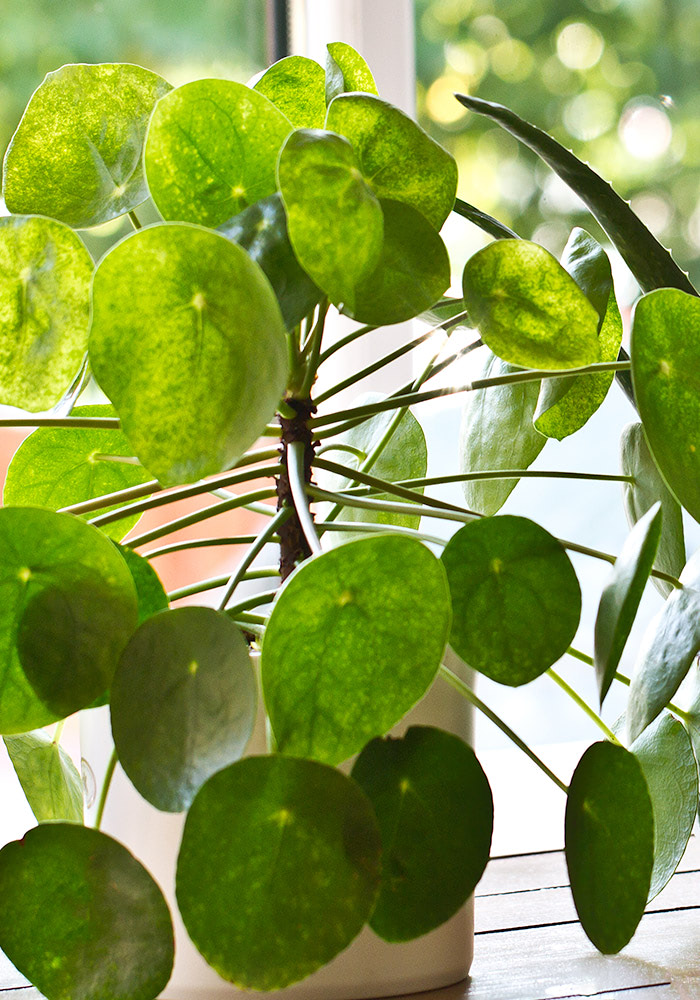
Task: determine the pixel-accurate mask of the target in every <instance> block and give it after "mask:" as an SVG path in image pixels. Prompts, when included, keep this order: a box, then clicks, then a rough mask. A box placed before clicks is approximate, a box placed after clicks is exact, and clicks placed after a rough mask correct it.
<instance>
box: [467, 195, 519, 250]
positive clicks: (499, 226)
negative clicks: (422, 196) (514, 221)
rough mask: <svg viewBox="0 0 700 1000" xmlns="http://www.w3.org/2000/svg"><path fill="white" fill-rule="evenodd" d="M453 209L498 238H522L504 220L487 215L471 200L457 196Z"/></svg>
mask: <svg viewBox="0 0 700 1000" xmlns="http://www.w3.org/2000/svg"><path fill="white" fill-rule="evenodd" d="M452 211H453V212H454V213H455V215H461V216H462V218H463V219H467V220H468V221H469V222H473V223H474V225H475V226H478V227H479V229H483V231H484V232H485V233H488V234H489V236H493V238H494V239H496V240H517V239H520V237H519V236H518V234H517V233H515V232H513V230H512V229H509V228H508V226H506V225H504V224H503V223H502V222H499V221H498V219H494V217H493V216H492V215H487V214H486V212H482V211H481V209H479V208H476V207H475V206H474V205H470V204H469V202H467V201H462V199H461V198H455V203H454V208H453V209H452Z"/></svg>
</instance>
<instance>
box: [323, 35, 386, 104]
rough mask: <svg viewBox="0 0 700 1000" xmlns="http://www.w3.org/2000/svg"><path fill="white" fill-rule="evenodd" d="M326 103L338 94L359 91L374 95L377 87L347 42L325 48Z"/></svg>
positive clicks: (334, 43)
mask: <svg viewBox="0 0 700 1000" xmlns="http://www.w3.org/2000/svg"><path fill="white" fill-rule="evenodd" d="M326 48H327V50H328V55H327V57H326V81H325V84H326V87H325V89H326V101H327V102H328V104H330V103H331V101H332V100H333V98H334V97H337V96H338V94H345V93H347V92H348V91H351V90H360V91H363V92H364V93H366V94H376V93H377V85H376V83H375V82H374V77H373V76H372V72H371V70H370V68H369V66H368V65H367V63H366V62H365V60H364V59H363V58H362V56H361V55H360V53H359V52H357V51H356V50H355V49H354V48H353V47H352V45H348V44H347V42H331V43H330V45H327V46H326Z"/></svg>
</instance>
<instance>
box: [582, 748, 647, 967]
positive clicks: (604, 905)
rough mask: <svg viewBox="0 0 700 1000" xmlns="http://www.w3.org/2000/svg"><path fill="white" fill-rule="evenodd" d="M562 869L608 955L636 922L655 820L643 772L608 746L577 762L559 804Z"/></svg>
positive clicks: (621, 751) (587, 922)
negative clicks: (566, 794) (562, 804)
mask: <svg viewBox="0 0 700 1000" xmlns="http://www.w3.org/2000/svg"><path fill="white" fill-rule="evenodd" d="M565 841H566V863H567V866H568V869H569V878H570V880H571V892H572V894H573V897H574V903H575V904H576V911H577V913H578V915H579V919H580V920H581V924H582V925H583V929H584V931H585V932H586V934H587V935H588V937H589V938H590V939H591V941H592V942H593V944H594V945H595V946H596V948H597V949H598V950H599V951H602V952H603V953H604V954H606V955H611V954H615V953H616V952H618V951H620V949H621V948H624V946H625V945H626V944H627V942H628V941H629V940H630V938H631V937H632V935H633V934H634V932H635V930H636V928H637V924H638V923H639V921H640V920H641V918H642V914H643V913H644V907H645V906H646V902H647V896H648V894H649V884H650V880H651V872H652V867H653V863H654V819H653V814H652V806H651V800H650V798H649V792H648V790H647V783H646V781H645V779H644V774H643V772H642V768H641V766H640V764H639V763H638V761H637V759H636V757H635V756H634V755H633V754H631V753H630V752H629V751H628V750H625V748H624V747H621V746H616V745H614V744H613V743H594V744H593V746H590V747H589V748H588V750H586V752H585V753H584V755H583V757H582V758H581V760H580V761H579V763H578V766H577V768H576V770H575V772H574V776H573V778H572V779H571V784H570V786H569V797H568V801H567V804H566V823H565Z"/></svg>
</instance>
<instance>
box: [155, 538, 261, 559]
mask: <svg viewBox="0 0 700 1000" xmlns="http://www.w3.org/2000/svg"><path fill="white" fill-rule="evenodd" d="M256 538H257V535H232V536H230V537H221V538H188V539H186V540H185V541H184V542H173V543H172V544H171V545H163V546H161V547H160V548H157V549H151V550H150V552H144V553H143V557H144V559H156V558H158V557H159V556H169V555H172V553H173V552H184V551H185V550H187V549H203V548H208V547H209V546H212V545H250V544H251V542H254V541H255V539H256ZM272 540H273V539H270V541H272Z"/></svg>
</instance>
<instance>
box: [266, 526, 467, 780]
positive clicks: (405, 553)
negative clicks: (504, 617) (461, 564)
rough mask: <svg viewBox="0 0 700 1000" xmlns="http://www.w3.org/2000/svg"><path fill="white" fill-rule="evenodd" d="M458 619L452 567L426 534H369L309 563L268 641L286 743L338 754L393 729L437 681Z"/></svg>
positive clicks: (327, 755) (306, 752) (290, 748)
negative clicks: (423, 538) (450, 583)
mask: <svg viewBox="0 0 700 1000" xmlns="http://www.w3.org/2000/svg"><path fill="white" fill-rule="evenodd" d="M397 568H400V572H397ZM449 627H450V603H449V593H448V590H447V583H446V580H445V574H444V571H443V569H442V566H441V565H440V563H439V561H438V560H437V559H436V558H435V556H434V555H433V554H432V553H431V552H430V551H429V549H427V548H426V547H425V546H424V545H423V544H422V543H421V542H419V541H418V540H417V539H414V538H409V537H404V536H399V535H377V536H374V537H369V538H367V537H365V538H360V539H357V540H355V541H352V542H348V544H347V545H341V546H340V547H339V548H337V549H332V550H330V551H328V552H325V553H323V554H322V555H320V556H317V557H315V558H314V559H310V560H308V561H307V562H305V563H302V565H301V566H300V567H299V568H298V569H297V570H296V571H295V572H294V573H293V574H292V576H290V578H289V580H288V581H287V583H286V585H285V587H284V589H283V590H282V591H281V592H280V595H279V597H278V598H277V600H276V602H275V605H274V607H273V609H272V614H271V616H270V621H269V624H268V626H267V629H266V631H265V639H264V641H263V649H262V667H261V669H262V681H263V691H264V695H265V705H266V707H267V711H268V715H269V717H270V722H271V724H272V730H273V733H274V736H275V740H276V742H277V747H278V749H279V750H280V751H281V752H282V753H286V754H294V755H297V756H300V757H303V756H306V757H313V758H316V759H318V760H322V761H324V762H326V763H329V764H337V763H339V762H340V761H343V760H345V759H346V758H348V757H350V756H351V755H352V754H353V753H356V752H357V751H358V750H360V749H361V748H362V747H363V746H364V745H365V743H366V742H367V741H368V740H369V739H371V738H372V737H373V736H381V735H383V734H384V733H386V732H387V731H388V730H389V729H391V727H392V726H393V725H394V724H395V723H396V722H398V721H399V719H400V718H401V717H402V716H403V715H405V714H406V712H407V711H408V710H409V709H410V708H411V707H412V706H413V705H415V703H416V702H417V701H418V700H419V699H420V698H421V697H422V696H423V694H425V692H426V690H427V689H428V687H429V686H430V684H431V682H432V681H433V679H434V677H435V675H436V673H437V670H438V668H439V666H440V660H441V657H442V654H443V651H444V649H445V644H446V642H447V636H448V632H449Z"/></svg>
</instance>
